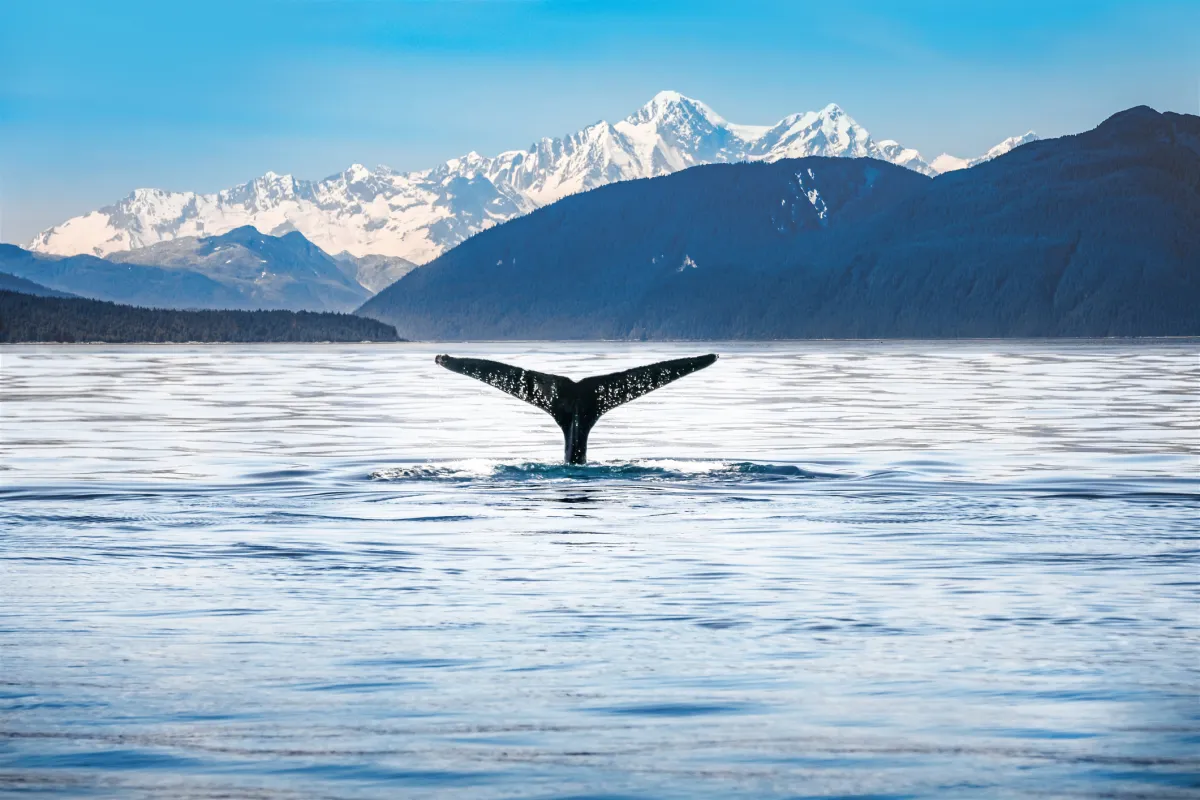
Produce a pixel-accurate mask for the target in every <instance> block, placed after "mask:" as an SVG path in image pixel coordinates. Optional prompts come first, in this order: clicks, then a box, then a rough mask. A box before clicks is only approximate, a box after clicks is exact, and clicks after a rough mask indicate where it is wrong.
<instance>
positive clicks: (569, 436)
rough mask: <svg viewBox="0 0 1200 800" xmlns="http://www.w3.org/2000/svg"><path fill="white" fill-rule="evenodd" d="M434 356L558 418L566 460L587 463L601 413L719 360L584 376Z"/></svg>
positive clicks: (700, 359)
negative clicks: (590, 435)
mask: <svg viewBox="0 0 1200 800" xmlns="http://www.w3.org/2000/svg"><path fill="white" fill-rule="evenodd" d="M435 360H436V361H437V363H439V364H441V365H442V366H443V367H445V368H446V369H448V370H450V371H451V372H457V373H460V374H462V375H467V376H468V377H471V378H475V379H476V380H480V381H483V382H484V383H486V384H488V385H489V386H494V387H496V388H497V389H499V390H500V391H502V392H507V393H508V394H511V395H512V396H513V397H516V398H518V399H521V400H524V401H525V402H526V403H530V404H531V405H535V406H537V407H538V408H540V409H542V410H543V411H545V412H546V413H547V414H549V415H550V416H552V417H554V421H555V422H557V423H558V427H560V428H562V432H563V439H564V444H565V452H564V454H563V458H564V460H565V461H566V463H568V464H585V463H587V440H588V433H590V432H591V430H592V426H593V425H595V424H596V420H598V419H600V416H601V415H602V414H604V413H605V412H607V411H611V410H612V409H614V408H616V407H617V406H619V405H623V404H625V403H628V402H629V401H630V400H636V399H637V398H639V397H641V396H642V395H644V394H647V393H648V392H652V391H654V390H655V389H657V388H659V387H660V386H666V385H667V384H668V383H670V382H671V381H674V380H678V379H679V378H682V377H683V376H684V375H688V374H691V373H693V372H695V371H696V370H699V369H704V368H705V367H707V366H709V365H710V364H712V363H713V362H715V361H716V360H717V354H716V353H709V354H708V355H705V356H693V357H692V358H676V359H672V360H671V361H659V362H658V363H657V364H648V365H646V366H644V367H634V368H633V369H627V370H625V371H624V372H614V373H612V374H610V375H597V376H595V377H593V378H584V379H583V380H581V381H573V380H571V379H570V378H565V377H563V376H562V375H551V374H549V373H547V372H534V371H533V370H531V369H521V368H520V367H514V366H511V365H509V364H501V363H500V362H499V361H488V360H487V359H483V358H455V357H454V356H446V355H441V356H438V357H437V358H436V359H435Z"/></svg>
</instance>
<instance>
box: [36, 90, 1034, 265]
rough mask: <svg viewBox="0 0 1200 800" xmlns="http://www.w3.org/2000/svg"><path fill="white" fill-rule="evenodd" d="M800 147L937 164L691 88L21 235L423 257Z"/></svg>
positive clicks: (1008, 145)
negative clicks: (477, 145)
mask: <svg viewBox="0 0 1200 800" xmlns="http://www.w3.org/2000/svg"><path fill="white" fill-rule="evenodd" d="M1030 137H1032V138H1036V136H1035V135H1034V134H1032V133H1029V134H1026V135H1025V136H1024V137H1014V138H1013V139H1008V140H1005V141H1004V142H1002V143H1001V144H1000V145H997V146H996V147H995V148H992V150H991V151H989V152H988V154H987V155H985V156H983V157H982V158H981V159H977V160H976V162H963V164H964V165H966V164H969V163H977V162H978V161H982V160H986V159H989V158H994V157H996V156H997V155H1000V154H1001V153H1002V152H1008V150H1011V149H1013V148H1014V147H1017V146H1019V145H1020V144H1023V143H1024V142H1026V141H1030V140H1031V139H1030ZM804 156H841V157H869V158H877V159H882V160H884V161H890V162H892V163H893V164H899V165H901V166H904V167H907V168H909V169H912V170H915V171H917V172H921V173H924V174H926V175H935V174H937V173H938V172H940V171H942V169H943V167H942V166H941V165H935V166H931V165H930V164H928V163H926V162H925V161H924V160H923V159H922V158H921V154H920V153H919V152H917V151H916V150H914V149H912V148H905V147H903V146H901V145H900V144H899V143H897V142H895V141H892V140H890V139H885V140H880V141H876V140H875V139H873V138H872V137H871V135H870V134H869V133H868V132H867V131H866V129H864V128H863V127H862V126H861V125H859V124H858V123H857V122H856V121H855V120H854V119H853V118H852V117H851V116H850V115H849V114H847V113H846V112H845V111H844V110H843V109H842V108H841V106H838V105H837V104H836V103H830V104H829V105H827V106H825V107H824V108H823V109H822V110H820V111H808V112H804V113H799V114H791V115H789V116H787V117H784V118H783V119H782V120H780V121H779V122H777V123H775V124H774V125H739V124H734V123H731V122H728V121H727V120H726V119H725V118H724V117H722V116H721V115H720V114H718V113H717V112H716V111H714V110H713V109H712V108H710V107H709V106H707V105H705V104H704V103H702V102H700V101H699V100H695V99H693V98H690V97H687V96H686V95H683V94H680V93H679V92H675V91H663V92H659V93H658V94H656V95H655V96H654V97H653V98H651V100H650V102H648V103H646V104H645V105H644V106H642V107H641V108H639V109H638V110H637V111H635V112H634V113H633V114H631V115H630V116H628V117H626V118H625V119H623V120H620V121H618V122H616V123H613V124H610V123H608V122H605V121H603V120H602V121H600V122H596V123H594V124H592V125H589V126H587V127H585V128H584V129H582V130H580V131H577V132H576V133H573V134H570V135H567V136H563V137H560V138H544V139H541V140H539V141H537V142H535V143H534V144H533V145H531V146H530V147H529V148H528V149H525V150H510V151H508V152H504V153H500V154H499V155H497V156H494V157H489V156H484V155H481V154H479V153H477V152H474V151H471V152H469V153H467V154H466V155H463V156H460V157H458V158H452V159H450V160H448V161H446V162H444V163H442V164H440V165H438V166H435V167H433V168H431V169H427V170H422V171H418V172H407V173H400V172H396V171H394V170H392V169H389V168H388V167H383V166H381V167H378V168H376V169H375V170H371V169H368V168H367V167H365V166H364V165H362V164H357V163H356V164H351V165H350V166H349V167H347V168H346V169H345V170H344V171H342V172H340V173H337V174H335V175H331V176H330V177H328V178H325V179H323V180H319V181H306V180H297V179H296V178H293V177H292V176H291V175H279V174H277V173H275V172H267V173H265V174H264V175H262V176H261V177H258V178H254V179H253V180H250V181H247V182H246V183H244V184H240V185H238V186H234V187H232V188H229V189H224V190H222V191H220V192H217V193H215V194H196V193H193V192H168V191H163V190H159V189H138V190H136V191H134V192H133V193H132V194H130V195H129V196H128V197H126V198H125V199H123V200H121V201H119V202H117V203H115V204H114V205H111V206H106V207H105V208H102V209H100V210H98V211H93V212H91V213H89V214H85V215H83V216H79V217H75V218H73V219H69V220H67V221H66V222H64V223H62V224H60V225H56V226H54V227H53V228H49V229H47V230H45V231H43V232H42V233H40V234H38V235H37V236H36V237H35V238H34V240H33V241H32V242H31V243H30V245H29V247H30V249H32V250H40V251H43V252H48V253H59V254H63V255H71V254H75V253H92V254H95V255H106V254H108V253H112V252H115V251H121V250H131V249H135V248H140V247H146V246H149V245H152V244H155V243H157V242H163V241H169V240H173V239H177V238H180V237H186V236H213V235H216V234H221V233H225V232H227V231H230V230H232V229H234V228H238V227H240V226H244V225H254V226H255V227H256V228H258V230H260V231H262V232H263V233H267V234H271V235H274V236H280V235H283V234H285V233H287V232H289V231H300V232H301V233H302V234H304V235H305V236H306V237H308V239H310V240H311V241H312V242H313V243H315V244H316V245H317V246H319V247H321V248H322V249H324V250H325V251H326V252H329V253H341V252H343V251H345V252H348V253H350V254H353V255H355V256H366V255H369V254H375V255H380V256H390V257H399V258H402V259H406V260H407V261H409V262H413V263H417V264H421V263H425V262H426V261H429V260H431V259H433V258H435V257H437V256H438V255H440V254H441V253H443V252H444V251H446V250H448V249H450V248H451V247H454V246H455V245H457V244H459V243H460V242H462V241H463V240H465V239H466V238H467V237H469V236H472V235H474V234H476V233H478V232H480V231H482V230H485V229H487V228H489V227H492V226H493V225H497V224H500V223H502V222H505V221H507V220H509V219H512V218H513V217H516V216H520V215H522V214H526V213H528V212H530V211H532V210H534V209H535V208H537V207H539V206H543V205H546V204H548V203H552V202H554V201H555V200H558V199H560V198H562V197H565V196H567V195H569V194H574V193H576V192H582V191H587V190H588V189H593V188H596V187H598V186H603V185H605V184H608V183H613V182H616V181H624V180H631V179H634V178H649V177H655V176H658V175H666V174H669V173H672V172H676V171H678V170H681V169H686V168H688V167H691V166H695V165H697V164H711V163H723V162H735V161H777V160H779V159H782V158H801V157H804ZM944 159H951V157H949V156H944V157H943V159H941V160H940V161H941V162H942V164H949V166H950V167H951V168H957V167H954V165H953V164H956V163H957V162H958V161H960V160H957V159H952V161H953V164H951V163H950V162H945V161H944Z"/></svg>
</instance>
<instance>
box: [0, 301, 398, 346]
mask: <svg viewBox="0 0 1200 800" xmlns="http://www.w3.org/2000/svg"><path fill="white" fill-rule="evenodd" d="M396 340H397V337H396V329H395V328H393V327H392V326H391V325H385V324H383V323H381V322H376V321H375V320H372V319H364V318H362V317H356V316H354V315H352V314H333V313H320V312H310V311H175V310H171V309H161V308H137V307H134V306H124V305H118V304H116V303H109V302H105V301H102V300H84V299H82V298H59V297H38V296H35V295H30V294H22V293H17V292H10V291H2V290H0V342H361V341H377V342H393V341H396Z"/></svg>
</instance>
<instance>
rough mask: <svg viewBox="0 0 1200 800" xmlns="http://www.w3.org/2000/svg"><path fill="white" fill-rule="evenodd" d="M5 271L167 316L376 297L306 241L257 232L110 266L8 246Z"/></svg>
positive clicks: (346, 304) (169, 247)
mask: <svg viewBox="0 0 1200 800" xmlns="http://www.w3.org/2000/svg"><path fill="white" fill-rule="evenodd" d="M0 270H4V271H7V272H10V273H13V274H14V275H18V276H20V277H22V278H25V279H27V280H32V281H36V282H37V283H40V284H43V285H45V286H47V287H50V288H52V289H56V290H59V291H64V292H70V293H73V294H78V295H83V296H86V297H91V298H95V299H98V300H109V301H113V302H121V303H129V304H133V305H139V306H154V307H161V308H233V309H258V308H264V309H292V310H310V311H349V310H352V309H353V308H354V307H355V306H357V305H358V304H360V303H362V301H363V300H365V299H366V298H367V297H369V296H370V292H369V291H368V290H367V289H365V288H363V287H362V286H361V285H359V283H358V282H357V281H356V280H355V279H354V278H353V277H351V276H349V275H347V274H346V273H345V272H344V271H343V270H342V268H341V267H339V265H338V264H337V263H336V262H335V261H334V260H333V259H332V258H330V257H329V256H328V255H326V254H325V252H323V251H322V250H321V249H320V248H318V247H317V246H316V245H314V244H312V243H311V242H309V241H308V240H307V239H305V238H304V236H303V235H301V234H300V233H297V232H291V233H287V234H285V235H283V236H278V237H276V236H268V235H266V234H262V233H259V232H258V231H257V230H255V229H254V228H251V227H244V228H237V229H235V230H232V231H230V232H229V233H226V234H223V235H221V236H208V237H200V238H196V237H186V238H182V239H175V240H172V241H169V242H162V243H159V244H156V245H152V246H150V247H145V248H142V249H140V250H132V251H129V252H123V253H113V254H111V255H110V256H109V257H108V258H104V259H101V258H96V257H93V256H67V257H57V256H46V255H43V254H41V253H32V252H29V251H26V250H22V249H21V248H18V247H13V246H11V245H2V246H0Z"/></svg>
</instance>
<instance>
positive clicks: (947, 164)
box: [932, 131, 1039, 174]
mask: <svg viewBox="0 0 1200 800" xmlns="http://www.w3.org/2000/svg"><path fill="white" fill-rule="evenodd" d="M1038 140H1039V137H1038V135H1037V134H1036V133H1034V132H1033V131H1027V132H1026V133H1025V134H1023V135H1021V136H1010V137H1008V138H1007V139H1005V140H1004V141H1003V142H1001V143H1000V144H998V145H996V146H995V147H993V148H992V149H991V150H988V151H987V152H986V153H984V154H983V155H981V156H980V157H979V158H958V157H956V156H952V155H950V154H949V153H942V154H941V155H940V156H938V157H937V158H935V159H934V160H933V163H932V166H933V168H934V169H935V170H936V171H937V172H938V173H939V174H941V173H944V172H954V171H956V170H960V169H970V168H971V167H974V166H978V165H979V164H983V163H986V162H988V161H991V160H992V159H994V158H999V157H1000V156H1002V155H1005V154H1006V153H1011V152H1012V151H1013V150H1016V149H1017V148H1018V147H1020V146H1021V145H1023V144H1029V143H1030V142H1036V141H1038Z"/></svg>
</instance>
